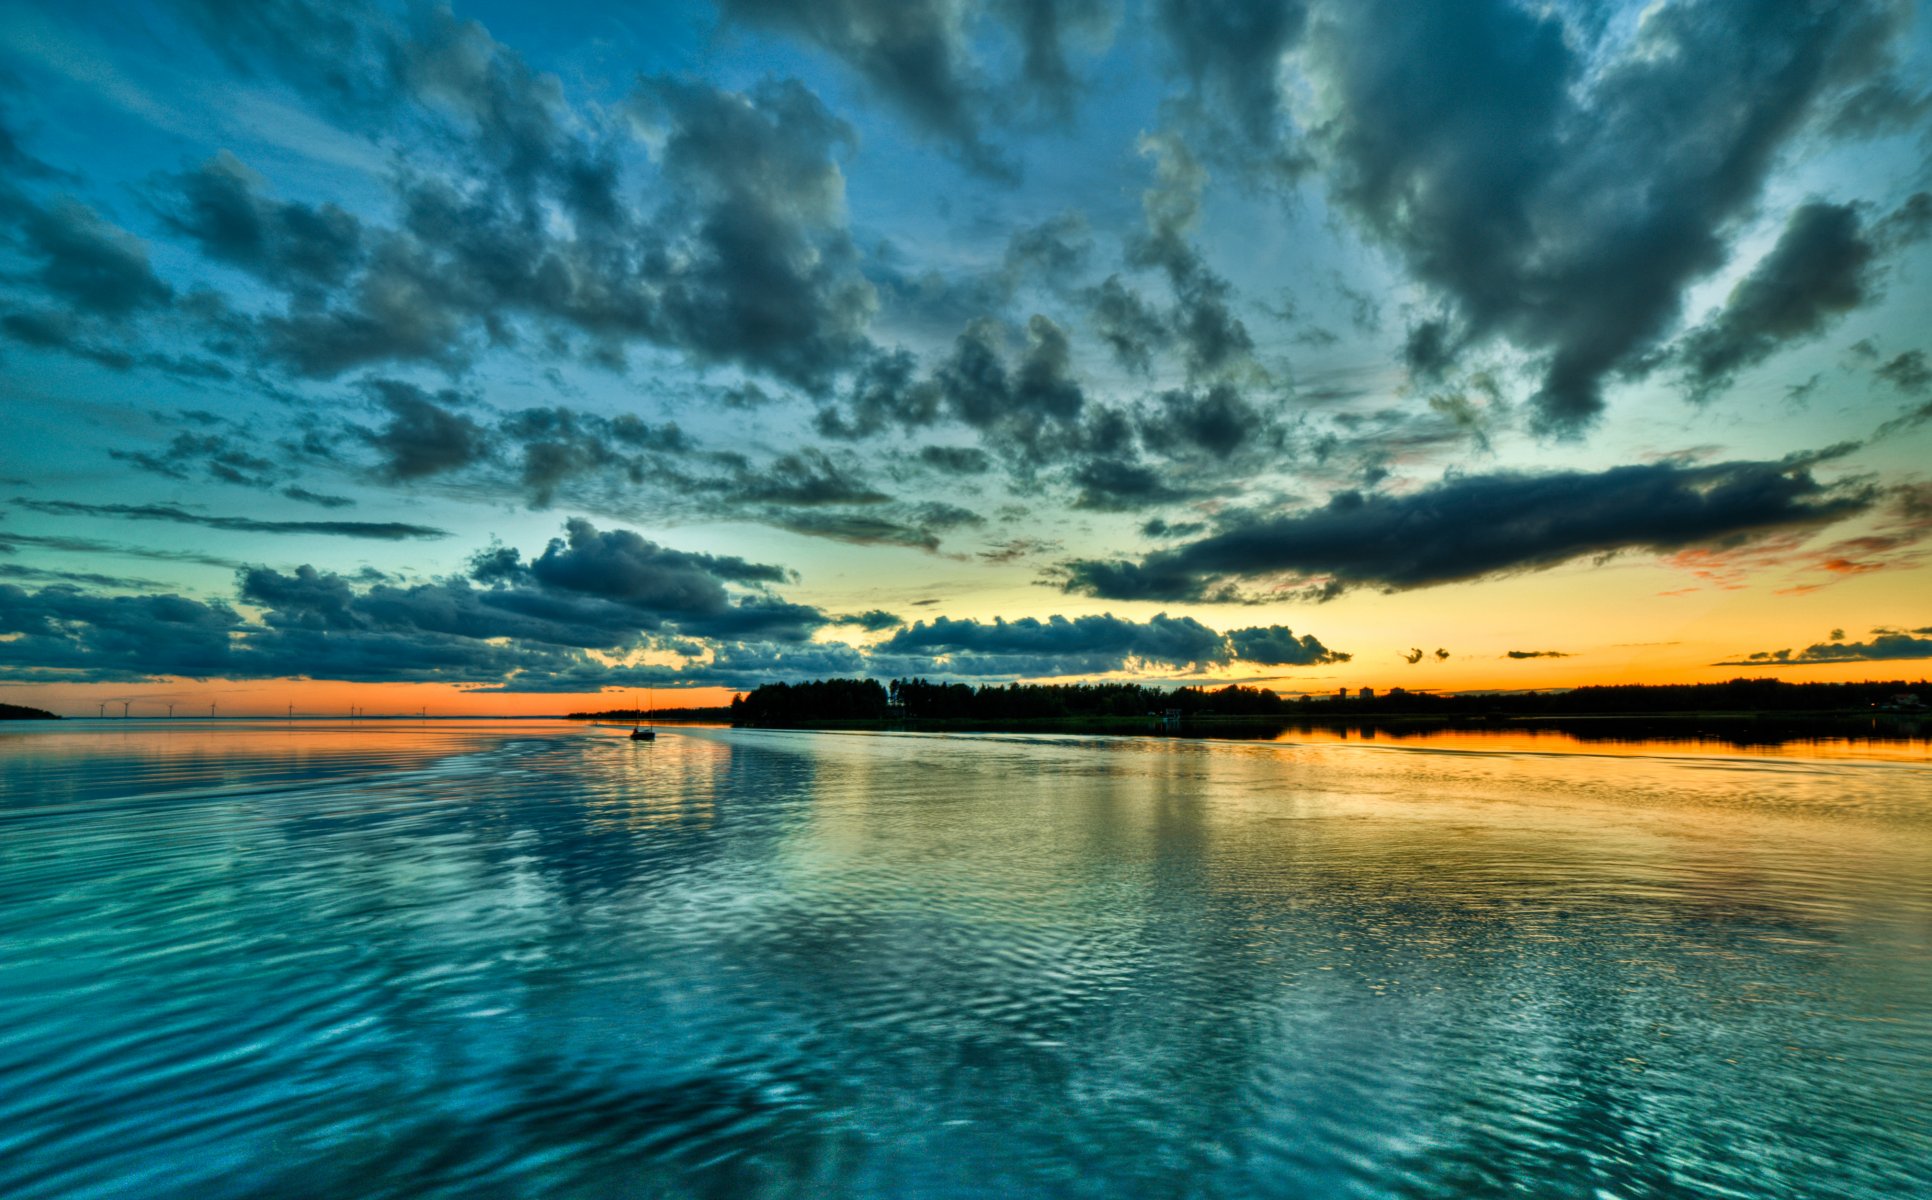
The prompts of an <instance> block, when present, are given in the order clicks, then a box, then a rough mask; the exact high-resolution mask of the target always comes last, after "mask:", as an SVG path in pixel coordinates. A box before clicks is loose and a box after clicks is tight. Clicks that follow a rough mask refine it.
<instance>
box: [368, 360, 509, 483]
mask: <svg viewBox="0 0 1932 1200" xmlns="http://www.w3.org/2000/svg"><path fill="white" fill-rule="evenodd" d="M370 391H371V392H373V393H374V395H375V399H376V402H377V403H379V404H380V405H382V407H383V408H384V409H386V410H387V411H388V414H389V420H388V421H387V422H386V423H385V424H384V425H383V426H382V427H381V428H380V429H371V430H363V431H362V434H363V437H364V438H365V439H366V440H367V441H368V443H369V445H370V446H372V447H374V448H375V449H376V451H377V452H378V453H379V454H381V456H382V459H381V463H380V465H379V466H378V468H377V469H378V471H379V472H380V473H381V474H382V475H383V476H384V477H385V478H388V479H391V480H396V481H402V480H409V479H420V478H423V477H424V476H427V475H438V474H441V473H442V472H445V471H456V470H461V469H462V468H464V467H467V466H470V465H472V464H474V463H477V462H481V461H482V460H483V459H484V457H485V456H487V455H488V453H489V437H488V435H487V434H486V433H485V431H484V429H483V427H482V426H481V425H479V424H478V423H477V422H476V421H475V420H474V419H473V418H471V417H469V416H467V415H465V414H463V413H459V412H454V411H452V410H451V407H450V405H452V404H453V403H457V402H460V397H459V396H458V395H457V394H456V393H455V392H450V391H445V392H443V393H442V394H441V396H440V397H438V398H437V399H432V398H431V397H430V395H429V393H427V392H425V391H423V390H422V389H421V388H419V387H416V386H415V385H413V384H407V383H400V382H397V381H395V380H390V379H378V380H374V381H372V382H371V383H370ZM439 400H440V403H439V402H438V401H439Z"/></svg>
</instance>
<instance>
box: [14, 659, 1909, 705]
mask: <svg viewBox="0 0 1932 1200" xmlns="http://www.w3.org/2000/svg"><path fill="white" fill-rule="evenodd" d="M1579 657H1580V656H1579ZM1447 668H1448V669H1446V670H1442V671H1437V672H1431V673H1430V674H1429V675H1428V676H1426V677H1423V678H1418V676H1417V675H1416V674H1414V673H1410V672H1408V671H1407V669H1406V668H1404V667H1403V665H1402V664H1401V663H1399V662H1397V663H1395V664H1393V665H1390V666H1371V665H1369V664H1366V663H1362V662H1355V663H1342V664H1337V665H1334V666H1330V667H1324V668H1321V670H1320V672H1319V673H1314V672H1310V673H1303V674H1295V675H1281V676H1265V675H1263V674H1261V673H1259V672H1243V671H1239V670H1235V671H1229V672H1225V673H1218V674H1215V675H1210V676H1202V677H1199V678H1177V677H1173V676H1166V677H1155V678H1150V679H1149V680H1148V682H1149V683H1150V685H1151V686H1159V687H1173V686H1179V685H1182V684H1185V685H1188V686H1197V687H1204V688H1209V689H1213V688H1219V687H1223V686H1226V685H1227V684H1228V683H1230V682H1240V683H1243V684H1245V685H1247V686H1252V687H1269V688H1273V689H1274V690H1275V691H1277V692H1280V693H1282V694H1284V695H1287V696H1296V695H1300V694H1302V693H1310V694H1314V695H1332V694H1333V693H1334V692H1335V691H1336V690H1337V689H1338V688H1343V687H1346V688H1347V689H1348V691H1349V692H1351V693H1353V692H1354V691H1356V690H1357V689H1358V688H1361V687H1372V688H1374V689H1375V690H1376V691H1377V692H1378V693H1381V692H1386V691H1388V690H1389V689H1390V688H1397V687H1400V688H1407V689H1408V690H1409V691H1412V692H1465V691H1477V692H1480V691H1497V692H1524V691H1551V690H1563V689H1568V688H1574V687H1583V686H1588V685H1591V684H1603V685H1614V684H1673V683H1716V682H1722V681H1724V680H1728V679H1736V678H1740V677H1765V676H1770V677H1774V678H1779V679H1784V680H1786V681H1788V682H1793V683H1802V682H1807V681H1810V682H1821V683H1857V682H1869V681H1873V680H1904V681H1909V682H1917V681H1922V680H1924V679H1926V678H1927V676H1928V667H1927V664H1926V663H1924V662H1912V661H1899V662H1842V663H1819V664H1815V665H1794V664H1791V663H1779V662H1767V663H1764V664H1762V665H1752V666H1722V665H1716V664H1709V663H1703V664H1672V665H1665V664H1662V663H1659V662H1657V661H1655V660H1651V661H1641V660H1637V659H1630V660H1626V661H1623V662H1621V663H1615V664H1612V663H1609V662H1606V661H1604V660H1603V658H1601V657H1598V658H1596V659H1595V660H1594V661H1593V662H1589V661H1578V657H1566V658H1560V659H1549V660H1537V661H1534V662H1528V663H1525V662H1516V663H1511V664H1509V665H1507V666H1503V665H1501V664H1495V665H1490V664H1487V663H1483V662H1480V661H1476V660H1471V659H1462V660H1459V661H1454V662H1451V663H1450V664H1447ZM1115 678H1124V677H1115ZM988 682H998V681H988ZM1048 682H1077V680H1075V679H1072V678H1069V679H1065V680H1054V681H1048ZM743 690H745V689H736V690H734V689H730V688H721V687H692V688H668V687H661V688H656V689H654V690H653V691H651V692H648V693H647V692H646V691H644V690H643V689H638V690H635V691H633V690H632V689H612V690H608V691H603V692H568V693H564V692H498V691H488V690H483V689H482V688H463V687H459V686H457V685H454V684H447V683H347V682H343V681H340V680H313V679H248V680H153V681H147V682H140V683H33V684H0V702H4V703H8V704H24V705H28V706H31V707H34V708H44V709H46V710H48V711H49V712H54V713H58V714H60V715H62V716H67V717H91V716H96V715H98V714H99V713H100V712H101V711H102V706H105V711H106V715H107V716H109V717H117V716H119V715H121V706H122V704H123V703H126V704H127V705H128V713H129V715H130V716H135V717H162V716H167V715H168V706H169V705H170V704H172V705H173V706H174V715H175V716H177V717H197V716H199V717H206V716H207V715H208V706H209V705H210V704H211V703H212V704H214V705H215V714H216V715H217V716H226V717H276V716H282V715H284V714H286V713H288V712H289V710H290V708H291V706H292V707H293V709H294V714H295V715H296V716H298V717H346V716H348V715H349V714H350V710H351V709H355V710H359V711H360V712H361V713H362V714H363V715H365V716H370V717H386V716H395V717H401V716H414V715H416V714H417V713H418V712H424V711H426V712H427V713H428V715H430V716H438V717H452V716H460V717H520V716H562V715H564V714H566V713H572V712H602V711H611V710H620V709H630V708H632V707H633V706H635V707H638V708H653V709H658V710H663V709H672V708H709V707H716V706H720V705H725V704H729V703H730V702H731V698H732V696H733V695H736V694H738V693H739V692H741V691H743Z"/></svg>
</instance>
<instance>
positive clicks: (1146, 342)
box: [0, 0, 1932, 715]
mask: <svg viewBox="0 0 1932 1200" xmlns="http://www.w3.org/2000/svg"><path fill="white" fill-rule="evenodd" d="M1929 18H1932V13H1928V12H1927V11H1926V6H1924V5H1914V4H1910V3H1892V2H1888V0H1830V2H1825V0H1655V2H1652V3H1631V4H1621V5H1620V4H1614V3H1604V4H1595V3H1585V2H1583V0H1547V2H1541V3H1527V2H1518V0H1442V2H1439V3H1429V4H1417V3H1413V2H1404V3H1397V2H1395V0H1307V2H1306V3H1300V2H1295V0H1288V2H1277V3H1263V2H1260V0H1216V2H1213V3H1193V2H1189V0H1052V2H1050V3H1049V2H1024V3H1023V2H1017V0H988V2H987V3H971V2H968V0H825V2H822V3H816V4H808V3H785V2H784V0H719V2H718V3H717V4H715V5H703V4H690V5H671V4H650V3H644V4H630V5H621V6H620V5H604V4H592V3H573V2H571V0H559V2H557V3H551V4H545V5H537V6H532V5H523V4H510V3H457V4H456V5H455V6H454V7H441V6H434V5H406V4H360V3H357V2H356V0H183V2H181V3H177V4H154V5H133V4H120V3H112V2H103V3H88V4H72V3H66V4H52V3H39V2H36V0H16V2H14V3H10V4H8V5H6V6H4V8H0V380H3V381H4V387H3V388H0V396H3V397H4V414H5V424H4V435H3V436H0V700H5V701H11V702H14V703H25V704H35V705H40V706H43V707H49V708H53V709H55V710H56V711H61V712H66V713H76V714H78V713H89V714H91V713H93V712H95V711H96V705H97V704H100V703H109V704H111V705H112V706H113V707H114V709H115V710H116V711H118V707H119V703H120V701H122V700H128V701H130V702H131V703H132V704H133V705H134V711H136V712H137V713H142V712H145V713H148V714H149V715H154V714H157V713H158V712H160V711H161V709H162V706H164V705H165V704H168V703H174V704H176V705H177V706H178V707H179V708H180V710H181V711H183V712H189V711H205V710H206V708H207V705H208V704H209V703H211V702H213V703H216V704H218V705H219V706H220V709H219V711H222V712H224V713H235V714H239V713H246V712H275V713H280V712H282V711H284V708H285V706H286V705H294V706H295V707H296V708H297V710H298V711H310V712H324V711H327V712H339V711H345V710H346V709H347V708H348V707H349V706H350V705H358V706H361V707H363V708H366V709H367V710H368V711H370V712H402V711H411V712H413V711H415V710H416V709H417V708H418V707H419V706H427V707H429V708H430V709H432V711H437V712H441V713H460V712H478V713H481V712H520V713H543V712H560V711H564V710H566V709H570V708H577V707H584V706H589V705H606V706H607V705H610V704H613V703H623V702H624V697H623V695H622V694H621V693H624V692H627V691H628V690H630V689H643V688H645V687H647V686H651V687H655V688H656V689H658V690H657V694H656V700H657V702H658V703H659V704H672V703H680V702H691V701H695V702H701V703H703V702H710V703H715V702H717V701H718V700H720V699H721V698H723V697H725V696H727V695H729V690H730V689H745V688H750V687H753V686H756V685H757V684H759V683H762V682H768V681H772V680H792V679H802V678H818V677H824V676H828V675H870V676H874V677H877V678H880V679H889V678H893V677H899V676H909V675H925V676H928V677H942V678H951V679H961V680H967V681H973V682H1002V681H1007V680H1013V679H1028V680H1041V679H1074V678H1082V679H1085V678H1136V679H1145V680H1154V681H1160V682H1163V683H1173V682H1197V683H1204V684H1208V685H1212V686H1219V685H1220V684H1222V683H1225V682H1228V681H1240V682H1247V683H1257V684H1266V685H1267V686H1271V687H1274V688H1276V689H1277V690H1280V691H1283V692H1285V693H1298V692H1307V691H1315V692H1331V691H1333V690H1334V689H1335V688H1336V687H1338V686H1344V685H1346V686H1349V687H1351V688H1352V687H1359V686H1363V685H1367V686H1373V687H1377V688H1388V687H1393V686H1402V687H1408V688H1411V689H1440V690H1457V689H1491V688H1497V689H1518V688H1548V687H1565V686H1573V685H1576V684H1581V683H1590V682H1677V681H1686V680H1707V679H1726V678H1731V677H1734V676H1738V675H1742V674H1775V675H1777V676H1779V677H1782V678H1787V679H1825V680H1831V679H1867V678H1896V677H1902V676H1903V677H1911V678H1918V677H1920V676H1922V675H1924V674H1925V673H1926V663H1927V660H1932V565H1929V564H1928V561H1927V553H1928V550H1932V540H1928V539H1932V357H1929V356H1932V319H1929V317H1932V168H1928V162H1932V92H1929V91H1928V82H1929V81H1932V19H1929ZM601 689H613V690H615V691H616V692H618V693H620V694H619V695H615V696H607V697H602V698H600V697H598V696H597V695H596V694H595V693H597V692H599V691H600V690H601Z"/></svg>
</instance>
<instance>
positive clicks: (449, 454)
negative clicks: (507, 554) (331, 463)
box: [348, 379, 697, 508]
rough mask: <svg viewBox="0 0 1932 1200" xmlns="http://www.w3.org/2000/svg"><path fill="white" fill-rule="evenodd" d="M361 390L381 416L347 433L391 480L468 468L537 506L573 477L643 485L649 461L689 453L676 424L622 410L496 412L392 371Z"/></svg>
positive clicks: (476, 480) (658, 463) (478, 478)
mask: <svg viewBox="0 0 1932 1200" xmlns="http://www.w3.org/2000/svg"><path fill="white" fill-rule="evenodd" d="M366 390H367V391H368V392H369V394H370V396H371V398H372V399H373V400H374V401H375V402H376V404H377V405H379V406H380V407H381V408H382V409H383V410H384V411H385V412H386V413H387V420H386V421H385V422H384V423H383V424H382V425H380V426H377V427H366V426H360V425H351V426H349V427H348V432H349V435H350V437H351V438H352V439H353V440H355V441H359V442H361V443H363V444H365V445H367V446H369V447H370V448H372V449H373V450H375V451H376V452H377V456H378V457H377V460H376V462H375V464H374V472H375V474H376V476H377V477H378V478H380V479H383V480H386V481H389V482H392V483H400V482H410V481H416V480H425V479H430V478H432V477H438V476H446V475H457V474H460V473H464V472H469V473H470V482H471V483H473V484H477V485H478V486H487V487H501V488H507V489H510V490H513V491H516V492H519V493H520V494H521V495H522V496H523V497H524V499H525V500H527V502H528V503H530V504H531V505H532V506H533V507H538V508H543V507H548V506H549V505H550V504H551V503H552V502H553V501H554V500H555V499H556V498H557V496H558V494H559V493H560V492H562V491H563V490H565V489H566V488H568V487H571V486H572V485H577V484H585V483H591V482H595V481H599V480H604V481H609V480H616V481H620V482H621V483H623V484H628V485H630V486H631V487H638V486H641V485H643V484H645V483H646V482H647V481H649V480H650V479H651V478H652V477H653V474H654V468H661V467H663V466H664V464H668V463H671V462H673V461H675V460H678V459H682V458H686V457H688V456H690V455H692V454H695V453H696V452H697V450H696V447H695V446H694V445H693V444H692V443H691V442H690V441H689V440H688V439H687V438H686V437H685V436H684V433H683V431H682V430H681V429H679V427H678V426H677V425H675V424H672V423H665V424H657V425H653V424H651V423H649V422H647V421H644V420H642V419H641V418H639V417H637V416H635V415H632V414H629V413H621V414H619V415H617V416H614V417H610V416H604V415H602V414H599V413H592V412H585V411H582V410H579V409H572V408H565V407H562V406H546V407H536V408H524V409H515V410H512V411H510V412H495V411H492V410H489V409H486V408H484V407H482V406H481V405H480V404H478V403H477V402H476V401H475V399H474V398H473V397H471V396H468V395H465V394H463V393H460V392H457V391H455V390H454V389H448V388H445V389H442V390H440V391H438V392H435V393H430V392H428V391H425V390H424V389H422V388H420V387H417V386H416V385H415V384H411V383H406V382H403V381H400V380H392V379H374V380H370V381H369V382H368V383H367V385H366ZM464 410H467V411H464ZM472 414H475V415H472Z"/></svg>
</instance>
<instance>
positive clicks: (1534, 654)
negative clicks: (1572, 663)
mask: <svg viewBox="0 0 1932 1200" xmlns="http://www.w3.org/2000/svg"><path fill="white" fill-rule="evenodd" d="M1503 657H1504V658H1569V657H1571V656H1570V654H1569V653H1568V652H1567V651H1564V650H1510V651H1507V652H1506V653H1504V655H1503Z"/></svg>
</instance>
